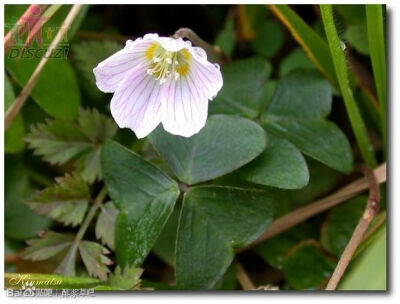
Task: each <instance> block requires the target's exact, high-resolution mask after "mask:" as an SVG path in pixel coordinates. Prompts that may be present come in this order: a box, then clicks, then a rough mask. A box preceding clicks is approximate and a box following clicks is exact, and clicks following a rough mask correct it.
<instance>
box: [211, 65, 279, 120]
mask: <svg viewBox="0 0 400 304" xmlns="http://www.w3.org/2000/svg"><path fill="white" fill-rule="evenodd" d="M221 72H222V75H223V78H224V86H223V87H222V89H221V91H220V92H219V93H218V95H217V96H216V97H215V99H214V100H213V101H212V102H211V103H210V114H234V115H241V116H244V117H247V118H256V117H257V116H258V115H259V114H260V112H261V107H262V106H263V99H264V88H265V84H266V82H267V80H268V78H269V77H270V75H271V72H272V66H271V64H270V63H269V62H268V61H267V60H264V59H263V58H260V57H251V58H247V59H242V60H238V61H234V62H231V63H229V64H227V65H226V66H224V67H223V68H222V69H221ZM249 84H251V85H249Z"/></svg>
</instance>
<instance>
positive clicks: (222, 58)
mask: <svg viewBox="0 0 400 304" xmlns="http://www.w3.org/2000/svg"><path fill="white" fill-rule="evenodd" d="M173 37H174V38H186V39H189V40H190V41H191V42H193V44H194V45H197V46H199V47H201V48H202V49H204V50H205V51H206V53H207V55H208V57H209V60H210V61H212V62H217V63H219V64H221V65H223V64H225V63H227V62H228V61H229V59H228V57H227V56H226V55H225V54H224V53H223V52H222V50H221V49H220V48H219V47H217V46H212V45H211V44H209V43H208V42H206V41H204V40H203V39H201V38H200V37H199V36H198V35H197V34H196V33H195V32H194V31H193V30H191V29H190V28H186V27H182V28H180V29H179V30H177V31H176V32H175V34H174V36H173Z"/></svg>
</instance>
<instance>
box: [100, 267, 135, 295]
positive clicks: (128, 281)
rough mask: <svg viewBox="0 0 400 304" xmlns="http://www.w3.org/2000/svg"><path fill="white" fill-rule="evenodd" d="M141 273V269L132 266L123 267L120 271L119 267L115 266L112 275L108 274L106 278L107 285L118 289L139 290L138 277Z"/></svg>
mask: <svg viewBox="0 0 400 304" xmlns="http://www.w3.org/2000/svg"><path fill="white" fill-rule="evenodd" d="M142 273H143V269H142V268H137V267H133V266H128V267H125V268H124V270H121V267H120V266H117V267H116V268H115V270H114V273H112V274H110V276H109V278H108V284H110V285H111V286H113V287H117V288H119V289H125V290H128V289H139V288H140V282H141V280H140V276H141V275H142Z"/></svg>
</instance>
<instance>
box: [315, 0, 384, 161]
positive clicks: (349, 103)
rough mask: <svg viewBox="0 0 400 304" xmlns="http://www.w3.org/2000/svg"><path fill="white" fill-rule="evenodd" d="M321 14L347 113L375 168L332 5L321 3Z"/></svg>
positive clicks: (362, 152)
mask: <svg viewBox="0 0 400 304" xmlns="http://www.w3.org/2000/svg"><path fill="white" fill-rule="evenodd" d="M320 7H321V16H322V21H323V23H324V28H325V33H326V37H327V39H328V44H329V48H330V50H331V54H332V60H333V64H334V66H335V71H336V75H337V79H338V82H339V87H340V91H341V92H342V96H343V100H344V103H345V106H346V110H347V114H348V115H349V119H350V123H351V126H352V129H353V132H354V135H355V137H356V140H357V144H358V146H359V148H360V151H361V155H362V157H363V159H364V161H365V162H366V164H367V165H368V166H369V167H371V168H375V167H376V165H377V162H376V159H375V155H374V153H373V149H372V145H371V142H370V140H369V137H368V133H367V128H366V126H365V124H364V121H363V119H362V117H361V113H360V110H359V109H358V106H357V103H356V101H355V99H354V96H353V92H352V90H351V88H350V80H349V73H348V67H347V61H346V57H345V54H344V50H343V46H342V42H341V41H340V39H339V36H338V33H337V30H336V27H335V22H334V19H333V14H332V5H331V4H324V5H321V6H320Z"/></svg>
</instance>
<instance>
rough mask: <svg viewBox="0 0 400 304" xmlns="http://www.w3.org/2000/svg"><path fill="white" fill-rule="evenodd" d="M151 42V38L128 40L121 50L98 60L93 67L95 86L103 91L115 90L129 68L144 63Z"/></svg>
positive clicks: (110, 91)
mask: <svg viewBox="0 0 400 304" xmlns="http://www.w3.org/2000/svg"><path fill="white" fill-rule="evenodd" d="M151 43H153V40H148V39H141V38H138V39H136V40H135V41H130V40H128V41H127V42H126V45H125V47H124V48H123V49H122V50H120V51H118V52H117V53H115V54H114V55H112V56H110V57H108V58H107V59H106V60H104V61H102V62H100V63H99V64H98V65H97V67H95V68H94V69H93V73H94V75H95V77H96V85H97V87H98V88H99V89H100V90H101V91H103V92H105V93H112V92H115V91H116V90H117V87H118V85H119V84H120V83H121V82H122V81H123V79H124V78H125V76H126V75H127V73H128V72H129V71H130V70H131V69H133V68H135V67H136V66H138V65H139V64H144V61H145V55H144V53H145V52H146V49H147V48H148V46H149V45H150V44H151Z"/></svg>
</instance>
